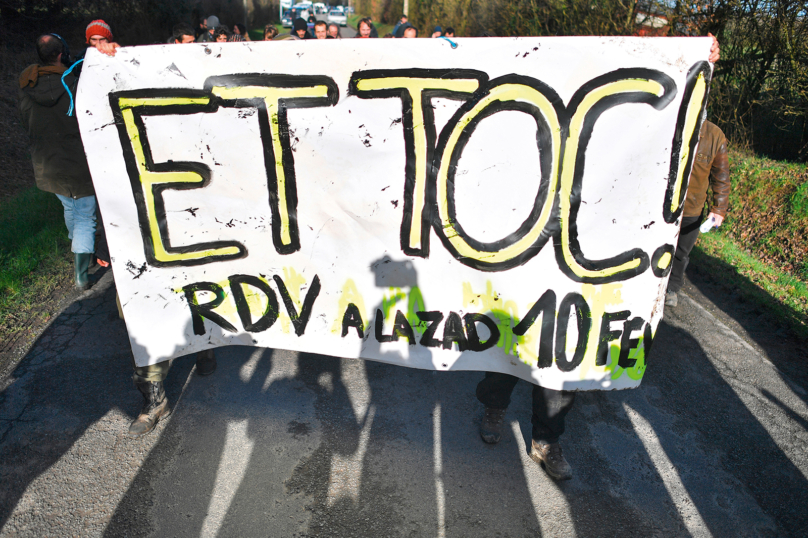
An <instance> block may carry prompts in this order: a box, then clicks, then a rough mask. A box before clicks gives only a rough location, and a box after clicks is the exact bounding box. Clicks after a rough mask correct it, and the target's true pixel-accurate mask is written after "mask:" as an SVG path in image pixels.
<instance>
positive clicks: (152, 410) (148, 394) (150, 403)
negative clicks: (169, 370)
mask: <svg viewBox="0 0 808 538" xmlns="http://www.w3.org/2000/svg"><path fill="white" fill-rule="evenodd" d="M135 386H136V387H137V390H139V391H140V393H141V394H143V399H144V400H145V403H144V404H143V409H142V410H141V411H140V415H139V416H138V417H137V418H136V419H135V420H134V421H133V422H132V424H131V425H130V426H129V435H131V436H132V437H140V436H141V435H146V434H147V433H149V432H150V431H152V430H153V429H154V427H155V426H157V422H158V421H159V420H160V418H161V417H164V416H168V414H169V413H171V410H170V409H169V408H168V399H167V398H166V391H165V389H164V388H163V382H162V381H136V382H135Z"/></svg>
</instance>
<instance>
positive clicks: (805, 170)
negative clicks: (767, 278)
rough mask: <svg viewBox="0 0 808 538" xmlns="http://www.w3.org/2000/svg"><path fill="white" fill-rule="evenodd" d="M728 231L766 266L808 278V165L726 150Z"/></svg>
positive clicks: (806, 279) (807, 279)
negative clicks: (727, 162) (727, 167)
mask: <svg viewBox="0 0 808 538" xmlns="http://www.w3.org/2000/svg"><path fill="white" fill-rule="evenodd" d="M730 179H731V181H732V191H731V194H730V206H729V213H728V215H727V221H726V225H727V226H726V227H727V229H728V235H729V236H730V237H732V238H733V239H734V240H735V241H736V243H738V244H739V245H743V247H744V250H746V251H748V252H749V253H751V254H753V255H754V256H755V257H756V258H758V259H760V260H762V261H764V262H766V263H767V264H768V265H771V266H776V267H781V268H782V269H783V270H784V271H786V272H788V273H790V274H791V275H793V276H796V277H798V278H799V279H800V280H802V281H808V165H806V164H801V163H790V162H785V161H774V160H771V159H767V158H765V157H758V156H756V155H753V154H751V153H749V152H743V151H737V150H733V151H730Z"/></svg>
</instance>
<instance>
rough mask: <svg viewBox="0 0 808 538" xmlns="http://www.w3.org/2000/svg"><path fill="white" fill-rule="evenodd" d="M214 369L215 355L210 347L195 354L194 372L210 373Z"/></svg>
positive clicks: (200, 373) (199, 373)
mask: <svg viewBox="0 0 808 538" xmlns="http://www.w3.org/2000/svg"><path fill="white" fill-rule="evenodd" d="M215 371H216V355H214V353H213V350H212V349H206V350H205V351H200V352H199V353H197V354H196V373H197V374H198V375H210V374H212V373H213V372H215Z"/></svg>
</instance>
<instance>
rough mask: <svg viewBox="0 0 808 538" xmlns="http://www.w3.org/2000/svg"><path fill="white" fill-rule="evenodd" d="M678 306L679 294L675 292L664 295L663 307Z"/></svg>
mask: <svg viewBox="0 0 808 538" xmlns="http://www.w3.org/2000/svg"><path fill="white" fill-rule="evenodd" d="M677 304H679V294H678V293H677V292H675V291H669V292H668V293H666V294H665V306H676V305H677Z"/></svg>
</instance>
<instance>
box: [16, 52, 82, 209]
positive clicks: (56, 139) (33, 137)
mask: <svg viewBox="0 0 808 538" xmlns="http://www.w3.org/2000/svg"><path fill="white" fill-rule="evenodd" d="M63 71H64V69H63V68H60V67H53V66H44V67H43V66H40V65H32V66H29V67H28V68H27V69H26V70H25V71H23V73H22V75H20V113H21V114H22V123H23V126H24V127H25V130H26V131H27V132H28V136H29V138H30V141H31V161H33V165H34V177H35V178H36V185H37V187H39V188H40V189H42V190H43V191H46V192H52V193H54V194H61V195H62V196H69V197H70V198H84V197H85V196H92V195H93V194H95V191H94V190H93V181H92V177H91V176H90V169H89V167H88V166H87V157H86V156H85V154H84V145H83V144H82V142H81V134H80V133H79V123H78V120H77V119H76V113H75V111H74V112H73V115H72V116H68V115H67V111H68V109H69V107H70V96H69V95H68V93H67V90H66V89H65V87H64V85H62V74H61V72H63ZM65 83H66V84H67V85H68V87H69V88H70V91H71V92H72V93H73V98H74V99H75V96H76V86H77V85H78V80H77V79H76V78H75V77H74V76H73V75H72V74H70V75H68V76H66V77H65Z"/></svg>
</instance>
